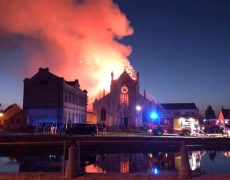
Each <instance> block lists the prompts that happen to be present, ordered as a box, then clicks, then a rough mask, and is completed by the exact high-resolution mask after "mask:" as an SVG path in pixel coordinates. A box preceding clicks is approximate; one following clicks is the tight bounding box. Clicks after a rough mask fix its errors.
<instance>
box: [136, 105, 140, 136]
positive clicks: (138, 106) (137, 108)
mask: <svg viewBox="0 0 230 180" xmlns="http://www.w3.org/2000/svg"><path fill="white" fill-rule="evenodd" d="M136 110H137V127H138V135H139V112H140V111H141V106H140V105H137V106H136Z"/></svg>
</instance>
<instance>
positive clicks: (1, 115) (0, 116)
mask: <svg viewBox="0 0 230 180" xmlns="http://www.w3.org/2000/svg"><path fill="white" fill-rule="evenodd" d="M3 116H4V114H3V112H2V111H1V110H0V126H1V125H3V123H4V122H2V117H3Z"/></svg>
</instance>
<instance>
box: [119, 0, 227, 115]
mask: <svg viewBox="0 0 230 180" xmlns="http://www.w3.org/2000/svg"><path fill="white" fill-rule="evenodd" d="M115 2H117V3H118V4H119V7H120V8H121V10H122V12H124V13H125V14H126V15H127V17H128V19H129V20H130V23H131V26H132V27H133V28H134V31H135V32H134V35H132V36H129V37H127V38H125V39H124V40H123V42H124V43H126V44H130V45H131V46H132V48H133V52H132V55H131V56H130V60H131V62H132V64H133V65H134V67H135V69H136V70H137V71H139V73H140V77H141V88H142V89H146V90H147V91H148V92H149V93H151V94H153V95H154V96H155V97H156V99H157V101H158V102H195V103H196V104H197V106H198V107H199V108H200V109H201V110H204V109H206V107H207V106H208V105H209V104H210V105H212V106H213V107H214V108H215V110H216V113H218V111H219V109H220V108H221V106H224V107H226V108H230V76H229V70H230V59H229V57H230V11H229V9H230V1H228V0H222V1H219V0H186V1H185V0H173V1H172V0H132V1H130V0H116V1H115Z"/></svg>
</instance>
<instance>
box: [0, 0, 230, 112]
mask: <svg viewBox="0 0 230 180" xmlns="http://www.w3.org/2000/svg"><path fill="white" fill-rule="evenodd" d="M114 2H115V3H116V4H118V6H119V8H120V10H121V11H122V12H123V13H124V14H125V15H126V17H127V19H128V20H129V21H130V26H131V27H132V28H133V29H134V33H133V34H132V35H130V36H127V37H125V38H124V39H122V40H119V41H120V42H121V43H124V44H127V45H130V46H131V47H132V53H131V55H130V56H129V57H128V59H129V60H130V61H131V63H132V65H133V66H134V68H135V69H136V70H137V71H138V72H139V73H140V82H141V86H140V87H141V90H142V91H143V90H144V89H145V90H146V91H147V93H150V94H152V95H153V96H154V97H155V99H156V100H157V102H160V103H180V102H183V103H186V102H187V103H191V102H194V103H196V105H197V106H198V108H200V109H201V111H204V110H205V109H206V107H207V106H208V105H211V106H213V107H214V109H215V110H216V114H218V112H219V110H220V108H221V106H224V107H225V108H230V76H229V70H230V59H229V57H230V11H229V9H230V1H229V0H221V1H220V0H186V1H185V0H115V1H114ZM0 14H1V12H0ZM22 40H23V41H24V42H25V41H26V42H27V43H30V42H31V39H30V40H29V41H27V40H25V37H21V36H20V35H16V36H15V35H14V36H12V35H11V36H9V35H8V34H7V32H6V31H3V30H1V28H0V61H1V65H0V103H1V104H2V105H3V107H6V106H8V105H10V104H12V103H18V104H19V105H20V106H22V95H23V79H24V78H25V77H24V76H25V75H24V72H23V70H20V69H23V67H24V66H25V63H26V62H25V61H24V58H25V54H24V53H23V50H22V49H21V48H20V45H21V44H20V41H22ZM32 41H33V43H31V44H32V46H36V45H37V44H39V43H40V42H39V41H38V42H37V41H36V39H33V40H32ZM38 68H39V67H36V68H35V69H38ZM34 73H35V72H34ZM80 82H81V79H80Z"/></svg>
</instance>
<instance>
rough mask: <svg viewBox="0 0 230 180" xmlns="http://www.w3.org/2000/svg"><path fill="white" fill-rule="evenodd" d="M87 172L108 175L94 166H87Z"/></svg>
mask: <svg viewBox="0 0 230 180" xmlns="http://www.w3.org/2000/svg"><path fill="white" fill-rule="evenodd" d="M85 171H86V172H87V173H106V171H104V170H103V169H102V168H101V167H99V166H96V165H94V164H91V165H87V166H86V167H85Z"/></svg>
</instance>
